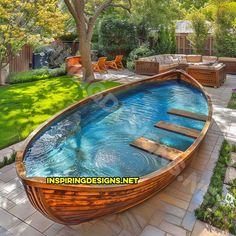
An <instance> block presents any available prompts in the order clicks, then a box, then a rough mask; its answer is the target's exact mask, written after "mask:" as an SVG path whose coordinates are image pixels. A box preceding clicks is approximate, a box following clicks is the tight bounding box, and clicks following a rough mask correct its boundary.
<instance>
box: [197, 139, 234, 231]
mask: <svg viewBox="0 0 236 236" xmlns="http://www.w3.org/2000/svg"><path fill="white" fill-rule="evenodd" d="M235 149H236V146H231V145H230V144H229V143H228V142H227V141H224V142H223V144H222V147H221V150H220V155H219V159H218V162H217V164H216V166H215V169H214V173H213V175H212V177H211V182H210V185H209V188H208V191H207V193H206V195H205V196H204V199H203V203H202V204H201V206H200V207H199V208H198V209H196V211H195V214H196V217H197V218H198V219H199V220H202V221H204V222H207V223H209V224H211V225H213V226H215V227H218V228H220V229H223V230H229V231H230V232H231V233H232V234H236V202H234V203H233V204H226V202H225V200H224V199H223V196H222V192H223V184H224V177H225V172H226V168H227V164H228V163H229V160H230V152H231V151H232V150H235ZM229 192H230V194H232V195H233V196H234V198H236V180H235V181H234V182H233V184H232V186H231V188H230V189H229Z"/></svg>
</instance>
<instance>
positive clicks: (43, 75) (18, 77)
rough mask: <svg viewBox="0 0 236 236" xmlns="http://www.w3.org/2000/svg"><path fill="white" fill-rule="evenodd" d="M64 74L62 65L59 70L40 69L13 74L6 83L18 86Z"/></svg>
mask: <svg viewBox="0 0 236 236" xmlns="http://www.w3.org/2000/svg"><path fill="white" fill-rule="evenodd" d="M65 74H66V71H65V66H64V65H63V66H61V67H60V68H55V69H48V68H41V69H35V70H29V71H24V72H19V73H13V74H11V75H9V76H8V78H7V81H8V83H10V84H18V83H26V82H32V81H37V80H42V79H49V78H53V77H58V76H62V75H65Z"/></svg>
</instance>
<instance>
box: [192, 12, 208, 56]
mask: <svg viewBox="0 0 236 236" xmlns="http://www.w3.org/2000/svg"><path fill="white" fill-rule="evenodd" d="M190 19H191V21H192V28H193V31H194V33H193V34H190V35H189V36H188V40H189V41H190V42H191V44H192V46H193V49H194V53H197V54H204V51H205V50H204V48H205V45H206V42H207V39H208V31H209V26H208V24H207V22H206V18H205V16H204V14H202V13H201V12H199V11H196V12H194V13H193V14H192V15H191V17H190Z"/></svg>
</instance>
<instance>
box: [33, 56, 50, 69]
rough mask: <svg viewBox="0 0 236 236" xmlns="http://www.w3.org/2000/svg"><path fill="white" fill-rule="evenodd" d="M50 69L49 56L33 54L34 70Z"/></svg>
mask: <svg viewBox="0 0 236 236" xmlns="http://www.w3.org/2000/svg"><path fill="white" fill-rule="evenodd" d="M44 66H47V67H48V56H47V55H46V54H43V53H33V69H38V68H42V67H44Z"/></svg>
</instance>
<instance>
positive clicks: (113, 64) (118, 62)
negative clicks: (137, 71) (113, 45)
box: [106, 55, 124, 70]
mask: <svg viewBox="0 0 236 236" xmlns="http://www.w3.org/2000/svg"><path fill="white" fill-rule="evenodd" d="M122 59H123V55H117V56H116V58H115V60H113V61H106V66H107V67H108V68H112V69H115V70H118V69H124V66H123V64H122Z"/></svg>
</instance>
